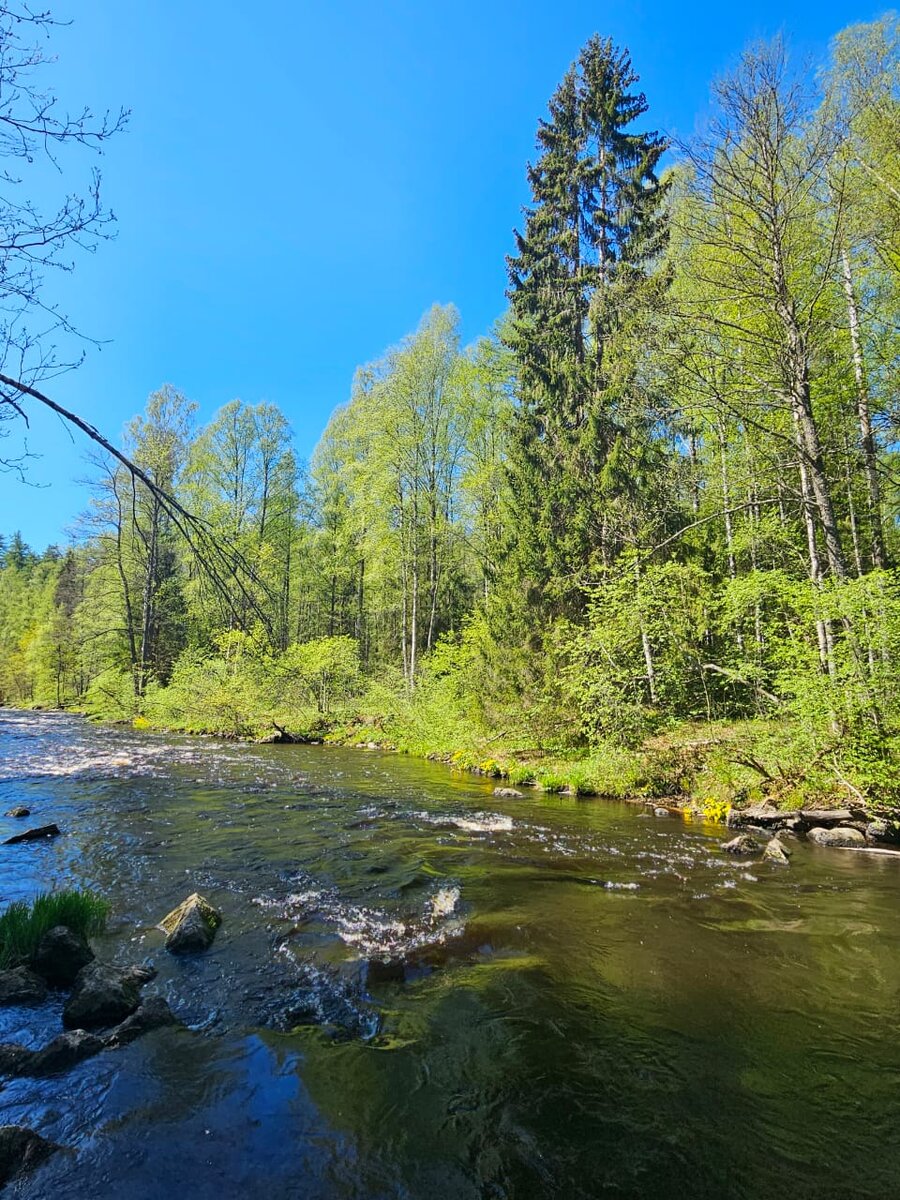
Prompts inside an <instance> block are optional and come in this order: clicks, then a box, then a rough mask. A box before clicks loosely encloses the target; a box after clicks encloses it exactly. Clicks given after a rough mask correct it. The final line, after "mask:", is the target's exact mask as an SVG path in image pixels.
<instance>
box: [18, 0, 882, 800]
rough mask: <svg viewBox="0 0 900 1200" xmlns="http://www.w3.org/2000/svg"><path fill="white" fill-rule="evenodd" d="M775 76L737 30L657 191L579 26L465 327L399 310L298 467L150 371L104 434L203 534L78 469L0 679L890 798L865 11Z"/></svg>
mask: <svg viewBox="0 0 900 1200" xmlns="http://www.w3.org/2000/svg"><path fill="white" fill-rule="evenodd" d="M806 82H807V81H806V80H804V79H802V78H799V77H798V76H797V75H795V73H794V69H793V68H792V66H791V63H790V57H789V55H788V54H787V52H786V49H785V47H784V45H783V44H782V42H781V41H780V40H778V39H776V40H775V41H774V42H772V43H769V44H763V43H760V44H757V45H754V46H753V47H751V48H750V49H749V50H748V51H747V52H746V53H745V54H744V55H743V56H742V57H741V59H740V61H739V62H738V63H737V64H736V66H735V69H734V70H733V71H732V72H731V73H730V74H729V75H728V76H726V77H725V78H723V79H722V80H720V81H719V82H718V83H717V85H716V88H715V94H714V106H713V113H712V118H711V120H710V121H709V123H708V125H707V128H706V132H705V134H704V135H703V136H702V137H698V138H697V139H695V141H694V142H693V143H692V146H691V148H690V149H689V150H686V151H684V152H683V153H682V155H681V158H680V160H679V161H678V162H677V163H676V165H675V166H674V167H673V169H672V170H671V171H670V172H669V173H668V174H667V175H666V177H665V178H664V179H662V180H661V179H658V178H657V170H658V166H659V162H660V159H661V156H662V154H663V151H664V149H665V143H664V140H663V139H662V138H661V137H660V136H659V135H658V134H656V133H654V132H652V129H651V128H650V126H649V125H645V121H649V117H648V112H649V102H648V101H647V99H646V97H644V95H643V94H642V93H640V92H639V91H638V90H637V83H638V79H637V74H636V72H635V70H634V68H633V66H632V63H631V59H630V57H629V55H628V53H627V51H625V50H624V49H620V48H617V47H615V46H613V45H612V43H611V42H609V41H605V40H603V39H601V38H599V37H594V38H591V39H590V41H589V42H588V43H587V44H586V45H585V47H584V48H583V49H582V51H581V52H580V53H579V55H578V57H577V59H576V60H575V62H574V63H573V65H572V67H571V68H570V70H569V71H567V72H566V74H565V76H564V77H563V79H562V81H561V82H560V85H559V87H558V88H557V89H556V91H555V92H554V94H553V96H552V97H551V100H550V105H549V113H548V115H547V117H546V119H545V120H543V121H541V122H540V125H539V130H538V155H537V159H536V161H535V163H534V164H533V165H532V166H531V167H530V168H529V173H528V179H529V185H530V189H531V198H532V203H531V204H530V206H529V208H528V209H527V210H526V212H525V217H524V228H523V232H522V233H521V235H519V236H518V237H517V243H516V247H515V254H514V255H513V256H512V257H511V258H510V259H509V260H508V266H509V276H510V311H509V313H508V314H507V315H506V317H505V318H504V319H503V320H502V321H501V322H500V323H499V324H498V327H497V329H496V330H495V331H494V332H493V333H492V335H491V336H489V337H485V338H481V339H479V340H478V341H477V342H476V343H475V344H474V345H473V346H471V347H469V348H468V349H467V348H464V347H463V346H462V345H461V342H460V319H459V314H458V313H457V312H456V310H455V309H454V308H453V307H452V306H434V307H433V308H431V309H430V310H429V311H428V312H427V313H425V314H424V316H423V318H422V320H421V322H420V324H419V325H418V327H417V328H416V329H415V330H414V331H413V332H411V333H410V334H409V335H408V336H406V337H405V338H403V339H401V341H400V342H399V343H398V344H396V345H395V346H393V347H391V348H389V349H387V350H386V351H385V352H384V354H383V355H382V356H381V357H379V358H378V359H376V360H375V361H374V362H371V363H369V364H367V365H366V366H364V367H362V368H361V369H360V370H359V371H358V373H357V376H356V379H355V381H354V385H353V390H352V394H351V396H350V399H349V401H348V402H347V403H346V404H345V405H343V406H341V407H339V408H338V409H337V410H336V411H335V412H334V414H333V416H332V418H331V420H330V421H329V423H328V426H327V428H326V429H325V431H324V433H323V435H322V438H321V439H320V442H319V444H318V446H317V447H316V450H315V452H314V454H313V456H312V460H311V463H310V465H309V468H308V470H307V469H306V468H303V467H301V466H299V465H298V462H297V458H296V455H295V452H294V449H293V447H292V441H291V431H290V429H289V426H288V422H287V419H286V417H285V416H284V414H282V413H281V412H280V411H279V410H278V409H277V408H276V407H275V406H273V405H270V404H246V403H244V402H242V401H240V400H233V401H231V402H230V403H228V404H226V405H224V407H223V408H222V409H221V410H220V411H219V412H218V413H216V414H215V415H214V416H213V418H212V420H211V421H210V422H209V424H208V425H206V426H205V427H204V428H202V429H199V430H195V428H194V425H193V421H194V416H195V406H194V405H193V404H191V403H190V402H189V401H188V400H187V399H186V398H185V397H184V396H182V395H181V394H180V393H179V392H177V391H176V390H175V389H174V388H171V387H168V386H167V387H164V388H162V389H160V390H159V391H157V392H155V393H154V394H153V395H152V396H151V397H150V398H149V400H148V402H147V406H146V409H145V412H144V413H143V415H142V416H140V417H138V418H135V419H134V420H133V421H132V422H131V423H130V424H129V426H128V427H127V432H126V447H127V449H128V450H129V452H130V454H131V455H132V457H133V459H134V461H135V462H136V463H137V464H138V465H139V466H140V468H141V470H142V471H143V472H144V473H145V475H147V476H148V477H151V478H152V479H153V480H155V482H156V483H157V484H158V485H159V486H160V487H162V488H163V489H164V490H165V491H166V492H167V493H171V494H172V495H174V497H175V498H176V500H177V502H178V503H179V504H181V505H182V506H183V507H184V508H185V509H187V510H189V511H191V512H192V513H194V514H195V515H196V516H197V517H198V518H199V519H200V521H201V522H202V525H201V526H199V527H198V528H201V529H202V530H203V535H202V537H201V538H200V541H201V542H202V545H199V546H198V544H197V539H196V538H194V539H193V540H191V541H189V540H188V539H187V538H186V537H185V530H184V527H183V524H182V520H181V517H178V518H177V519H176V516H173V513H172V511H170V510H169V509H168V508H167V507H166V505H163V504H160V502H159V497H158V495H156V494H155V493H154V491H153V489H148V488H147V486H146V485H145V483H144V482H142V481H141V480H140V479H137V480H136V479H135V478H133V477H132V476H131V474H130V473H128V472H127V471H126V470H125V469H124V468H123V467H122V466H121V464H120V463H119V462H118V461H108V460H106V459H98V460H96V461H95V463H94V468H95V472H96V486H95V490H94V495H93V499H92V502H91V506H90V511H89V512H88V513H87V514H86V515H85V517H84V519H83V522H82V528H83V531H84V538H83V540H82V541H81V543H80V544H79V545H78V546H76V547H72V548H70V549H67V550H65V551H62V550H60V549H58V548H56V547H50V548H49V549H48V550H47V551H46V553H45V554H43V555H38V554H36V553H35V552H34V551H33V550H32V549H31V548H30V547H28V546H27V545H25V543H24V542H23V541H22V539H21V537H20V536H18V535H16V534H12V535H11V536H10V537H8V538H7V539H4V540H3V541H2V545H0V555H2V558H0V702H3V703H18V704H40V705H56V706H65V705H70V704H78V705H80V706H82V707H84V708H85V709H86V710H87V711H88V712H89V713H91V714H92V715H94V716H97V717H104V718H113V719H117V720H133V719H135V718H139V719H141V720H146V721H148V722H150V723H151V724H154V723H155V724H161V725H166V726H170V727H173V728H179V729H186V730H209V731H213V732H216V733H220V734H224V735H227V736H233V737H252V736H258V735H260V734H268V733H270V732H271V731H272V728H273V723H274V724H277V725H279V726H285V727H287V728H288V729H289V730H291V731H293V732H300V733H302V732H309V731H312V730H316V731H317V732H320V733H328V735H329V736H332V737H335V738H346V739H348V740H351V741H365V742H369V741H373V742H376V743H378V744H379V745H390V746H395V747H398V748H399V749H401V750H404V751H408V752H411V753H416V754H429V755H434V756H436V757H441V758H447V759H448V760H450V761H452V762H454V763H456V764H457V765H460V766H467V767H470V768H472V769H477V770H481V771H483V772H485V773H486V774H488V775H490V776H491V777H502V776H507V777H508V778H510V779H511V780H512V781H513V782H514V783H525V782H529V783H531V782H534V783H537V784H538V785H539V786H543V787H544V788H545V789H552V790H562V791H566V792H575V793H579V794H599V795H605V796H620V797H624V796H635V795H640V796H656V797H658V796H667V795H681V796H687V795H693V796H694V797H699V798H701V799H703V800H704V802H706V803H707V804H708V805H712V806H713V807H714V808H715V811H719V810H720V809H721V806H723V805H725V804H727V803H729V802H731V801H732V800H734V801H735V802H737V803H742V802H745V801H761V800H772V801H774V802H777V803H781V804H785V805H791V804H797V803H803V802H804V801H805V800H806V799H815V798H817V797H818V798H828V799H835V800H843V801H846V800H847V799H848V798H853V799H854V800H855V801H856V802H857V803H862V802H865V803H867V804H868V805H869V806H870V807H873V808H874V807H879V806H880V807H881V808H883V809H890V808H891V807H892V806H893V805H895V804H896V803H898V800H900V756H898V745H900V691H898V685H897V682H896V681H897V678H898V671H897V664H898V662H900V571H898V568H896V567H894V566H893V565H892V564H893V563H894V562H897V561H900V526H898V523H897V520H896V514H897V512H898V511H900V492H898V483H897V481H898V479H900V473H898V471H897V453H898V452H897V411H896V408H897V406H896V402H895V400H894V392H895V390H896V388H895V379H896V376H897V368H898V365H900V337H898V333H897V321H896V312H897V308H898V300H900V221H898V217H897V205H896V197H897V195H898V194H900V168H898V156H897V146H898V145H900V116H898V114H900V104H898V96H900V24H898V21H897V18H896V17H895V16H894V15H890V14H889V15H887V16H885V17H883V18H882V19H880V20H878V21H875V22H873V23H871V24H869V25H861V26H853V27H851V28H850V29H848V30H845V31H844V32H843V33H842V34H840V35H839V37H838V39H837V40H836V43H835V46H834V53H833V56H832V61H831V62H830V64H829V65H828V68H827V70H824V71H823V72H821V73H820V74H819V75H818V76H817V77H816V84H817V86H818V87H819V89H820V91H819V94H818V95H817V96H816V95H815V94H814V92H813V90H812V89H810V88H808V87H806V86H805V83H806ZM177 511H178V510H175V512H176V514H177ZM710 811H712V808H711V809H710Z"/></svg>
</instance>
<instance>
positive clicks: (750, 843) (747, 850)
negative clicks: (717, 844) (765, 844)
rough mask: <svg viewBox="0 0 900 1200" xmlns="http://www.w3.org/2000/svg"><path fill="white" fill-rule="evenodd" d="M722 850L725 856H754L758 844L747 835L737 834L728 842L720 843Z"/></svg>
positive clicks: (753, 838)
mask: <svg viewBox="0 0 900 1200" xmlns="http://www.w3.org/2000/svg"><path fill="white" fill-rule="evenodd" d="M722 849H723V850H724V851H725V853H726V854H755V853H756V851H757V850H758V849H759V842H758V841H757V840H756V838H755V837H751V836H750V834H749V833H739V834H738V835H737V837H736V838H732V839H731V841H730V842H722Z"/></svg>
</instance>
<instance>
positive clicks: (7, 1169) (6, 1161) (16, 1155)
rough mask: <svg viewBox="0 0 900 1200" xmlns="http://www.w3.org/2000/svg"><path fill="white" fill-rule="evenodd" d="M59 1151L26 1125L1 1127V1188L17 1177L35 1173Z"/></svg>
mask: <svg viewBox="0 0 900 1200" xmlns="http://www.w3.org/2000/svg"><path fill="white" fill-rule="evenodd" d="M58 1149H59V1147H58V1146H56V1145H54V1143H53V1142H48V1141H47V1139H46V1138H42V1137H41V1135H40V1134H39V1133H35V1132H34V1130H33V1129H26V1128H25V1127H24V1125H0V1187H3V1185H4V1184H5V1183H8V1182H9V1180H10V1179H15V1178H16V1176H17V1175H24V1174H25V1173H26V1172H28V1171H33V1170H34V1168H35V1167H37V1166H39V1165H40V1164H41V1163H42V1162H43V1161H44V1159H45V1158H47V1157H48V1156H49V1155H51V1154H52V1153H53V1151H54V1150H58Z"/></svg>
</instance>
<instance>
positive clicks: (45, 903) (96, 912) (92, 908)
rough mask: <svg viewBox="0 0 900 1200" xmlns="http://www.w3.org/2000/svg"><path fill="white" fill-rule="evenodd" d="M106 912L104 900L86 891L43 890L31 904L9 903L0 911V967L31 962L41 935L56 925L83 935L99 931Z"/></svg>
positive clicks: (86, 935)
mask: <svg viewBox="0 0 900 1200" xmlns="http://www.w3.org/2000/svg"><path fill="white" fill-rule="evenodd" d="M108 913H109V905H108V904H107V902H106V901H105V900H103V899H102V898H101V897H100V896H97V895H95V894H94V893H93V892H87V891H85V892H75V891H69V892H42V893H41V894H40V895H39V896H37V897H36V898H35V899H34V900H33V901H32V903H31V904H27V903H25V902H24V901H17V902H16V903H14V904H10V905H9V906H8V907H7V909H6V910H5V912H3V913H0V968H3V969H7V968H9V967H18V966H22V965H23V964H24V963H29V962H31V960H32V959H33V958H34V954H35V951H36V950H37V948H38V945H39V944H40V941H41V938H42V937H43V936H44V934H45V933H46V932H47V931H48V930H49V929H54V928H55V927H56V926H57V925H65V927H66V928H67V929H71V931H72V932H73V933H75V934H78V935H80V936H81V937H84V938H87V937H90V936H91V935H92V934H96V933H101V932H102V930H103V929H104V927H105V925H106V918H107V915H108Z"/></svg>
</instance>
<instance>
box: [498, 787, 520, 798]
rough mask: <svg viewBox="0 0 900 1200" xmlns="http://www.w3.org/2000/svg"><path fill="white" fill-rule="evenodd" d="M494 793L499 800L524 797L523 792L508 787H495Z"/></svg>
mask: <svg viewBox="0 0 900 1200" xmlns="http://www.w3.org/2000/svg"><path fill="white" fill-rule="evenodd" d="M494 795H495V796H496V797H497V798H498V799H499V800H522V799H523V798H524V793H523V792H519V791H517V790H516V789H515V788H506V787H496V788H494Z"/></svg>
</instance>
